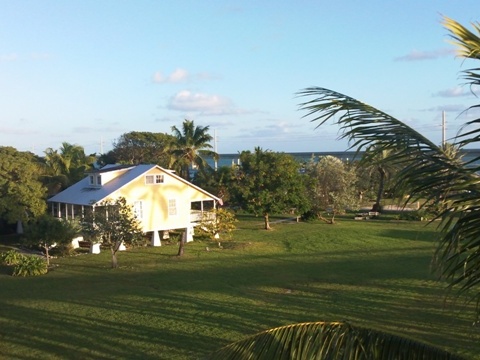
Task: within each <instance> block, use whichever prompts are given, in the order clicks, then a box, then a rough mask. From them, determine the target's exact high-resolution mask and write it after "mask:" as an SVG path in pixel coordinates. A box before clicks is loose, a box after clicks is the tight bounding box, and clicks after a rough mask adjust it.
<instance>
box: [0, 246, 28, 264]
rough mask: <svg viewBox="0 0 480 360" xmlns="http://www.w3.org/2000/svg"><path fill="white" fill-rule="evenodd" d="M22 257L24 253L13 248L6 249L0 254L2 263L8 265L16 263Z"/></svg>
mask: <svg viewBox="0 0 480 360" xmlns="http://www.w3.org/2000/svg"><path fill="white" fill-rule="evenodd" d="M24 257H25V256H24V255H22V254H20V253H19V252H18V251H15V250H8V251H6V252H3V253H1V254H0V260H1V261H2V264H4V265H8V266H10V265H16V264H18V263H19V262H20V261H21V260H22V258H24Z"/></svg>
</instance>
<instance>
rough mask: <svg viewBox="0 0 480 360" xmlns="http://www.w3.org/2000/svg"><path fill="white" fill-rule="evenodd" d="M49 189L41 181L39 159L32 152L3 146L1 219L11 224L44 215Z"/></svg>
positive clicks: (0, 157) (0, 181)
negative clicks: (47, 190)
mask: <svg viewBox="0 0 480 360" xmlns="http://www.w3.org/2000/svg"><path fill="white" fill-rule="evenodd" d="M45 195H46V188H45V187H44V186H43V185H42V183H41V182H40V180H39V165H38V159H36V158H35V156H34V155H33V154H32V153H30V152H22V151H17V150H16V149H15V148H13V147H8V146H7V147H3V146H1V147H0V219H2V220H4V221H5V222H6V223H8V224H13V223H16V222H17V221H23V222H25V221H28V219H31V218H35V217H37V216H39V215H41V214H43V213H44V212H45V210H46V204H45Z"/></svg>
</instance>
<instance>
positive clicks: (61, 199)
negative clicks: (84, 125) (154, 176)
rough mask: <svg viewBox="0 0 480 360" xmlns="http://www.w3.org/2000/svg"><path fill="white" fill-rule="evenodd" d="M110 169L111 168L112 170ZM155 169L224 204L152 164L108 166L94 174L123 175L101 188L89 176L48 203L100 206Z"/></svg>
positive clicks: (168, 171)
mask: <svg viewBox="0 0 480 360" xmlns="http://www.w3.org/2000/svg"><path fill="white" fill-rule="evenodd" d="M109 168H111V170H110V169H109ZM153 168H158V169H160V170H162V171H165V172H167V173H168V174H169V175H170V176H172V177H174V178H176V179H177V180H179V181H181V182H184V183H186V184H188V185H190V186H192V187H193V188H195V189H197V190H198V191H200V192H202V193H204V194H207V195H208V196H210V197H212V198H213V199H215V200H217V201H219V202H220V204H222V200H221V199H220V198H218V197H216V196H215V195H212V194H210V193H208V192H207V191H205V190H203V189H202V188H200V187H198V186H196V185H193V184H192V183H190V182H188V181H186V180H185V179H183V178H181V177H180V176H178V175H176V174H174V173H172V172H171V171H170V170H166V169H163V168H162V167H160V166H158V165H152V164H145V165H132V166H131V167H117V166H115V167H112V166H111V165H107V166H105V167H103V168H102V169H100V171H98V170H97V171H94V172H93V173H96V172H99V173H102V174H103V173H105V172H109V171H118V172H122V174H120V175H118V176H117V177H115V178H113V179H112V180H110V181H109V182H107V183H106V184H104V185H102V186H101V187H100V186H99V187H94V186H92V185H90V179H89V176H87V177H85V178H84V179H82V180H80V181H79V182H77V183H76V184H73V185H72V186H70V187H68V188H67V189H65V190H63V191H62V192H60V193H58V194H56V195H54V196H52V197H51V198H50V199H48V201H49V202H58V203H64V204H74V205H94V204H98V203H99V202H101V201H102V200H105V199H106V198H108V196H109V195H111V194H112V193H114V192H115V191H117V190H119V189H120V188H122V187H124V186H125V185H127V184H128V183H130V182H131V181H133V180H135V179H136V178H138V177H139V176H142V175H143V174H144V173H146V172H148V171H149V170H151V169H153Z"/></svg>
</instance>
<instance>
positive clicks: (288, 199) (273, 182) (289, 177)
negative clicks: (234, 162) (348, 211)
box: [232, 147, 309, 230]
mask: <svg viewBox="0 0 480 360" xmlns="http://www.w3.org/2000/svg"><path fill="white" fill-rule="evenodd" d="M240 162H241V165H240V166H238V168H237V169H236V170H235V172H234V176H235V180H234V181H233V184H232V192H233V193H234V196H235V200H236V202H237V204H238V205H239V206H240V207H242V208H243V209H245V210H247V211H250V212H253V213H254V214H256V215H259V214H262V215H263V217H264V220H265V229H266V230H269V229H270V221H269V215H270V214H279V213H285V212H290V211H291V210H292V209H295V210H294V211H295V212H296V213H297V214H302V213H304V212H305V210H307V209H308V208H309V200H308V198H307V196H306V190H305V189H306V188H305V181H304V177H303V176H302V175H301V174H300V163H299V162H297V161H296V160H295V158H294V157H293V156H291V155H288V154H285V153H276V152H272V151H263V150H262V149H261V148H259V147H257V148H255V152H253V153H252V152H250V151H243V152H242V153H241V154H240Z"/></svg>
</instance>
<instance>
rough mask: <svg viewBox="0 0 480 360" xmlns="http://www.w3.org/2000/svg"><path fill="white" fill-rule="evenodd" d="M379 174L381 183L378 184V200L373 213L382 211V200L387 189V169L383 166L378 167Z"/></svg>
mask: <svg viewBox="0 0 480 360" xmlns="http://www.w3.org/2000/svg"><path fill="white" fill-rule="evenodd" d="M377 170H378V172H379V173H380V183H379V184H378V192H377V200H376V202H375V205H373V209H372V210H373V211H378V212H381V211H382V206H381V205H380V203H381V201H382V198H383V191H384V188H385V174H386V172H385V169H384V168H383V167H381V166H378V167H377Z"/></svg>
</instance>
